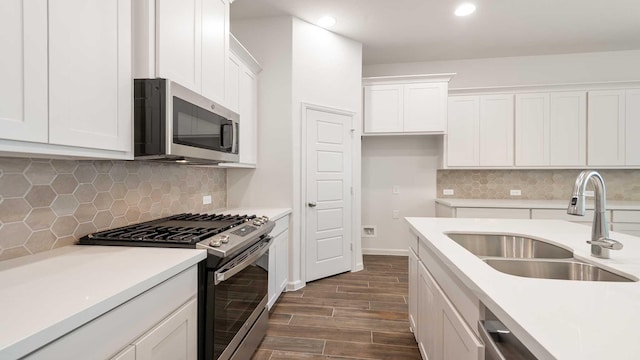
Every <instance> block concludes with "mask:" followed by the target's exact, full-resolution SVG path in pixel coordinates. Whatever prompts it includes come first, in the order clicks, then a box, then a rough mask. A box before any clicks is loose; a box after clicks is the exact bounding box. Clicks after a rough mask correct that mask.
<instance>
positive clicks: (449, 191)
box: [442, 189, 453, 195]
mask: <svg viewBox="0 0 640 360" xmlns="http://www.w3.org/2000/svg"><path fill="white" fill-rule="evenodd" d="M442 195H453V189H444V190H442Z"/></svg>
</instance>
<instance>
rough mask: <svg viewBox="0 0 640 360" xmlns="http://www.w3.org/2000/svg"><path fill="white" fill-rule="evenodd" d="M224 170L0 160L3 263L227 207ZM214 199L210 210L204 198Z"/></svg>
mask: <svg viewBox="0 0 640 360" xmlns="http://www.w3.org/2000/svg"><path fill="white" fill-rule="evenodd" d="M226 189H227V184H226V170H224V169H216V168H202V167H201V168H198V167H189V166H180V165H167V164H158V163H152V162H141V161H109V160H96V161H89V160H77V161H76V160H43V159H21V158H2V157H0V260H5V259H10V258H15V257H20V256H24V255H29V254H34V253H38V252H42V251H45V250H49V249H52V248H56V247H60V246H65V245H69V244H73V243H75V242H76V241H77V239H79V238H80V237H82V236H84V235H86V234H89V233H92V232H95V231H98V230H103V229H108V228H114V227H118V226H124V225H128V224H132V223H137V222H142V221H147V220H152V219H156V218H159V217H164V216H169V215H173V214H178V213H181V212H207V211H211V210H213V209H217V208H221V207H225V206H226V201H227V190H226ZM204 195H211V198H212V203H211V204H210V205H203V204H202V196H204Z"/></svg>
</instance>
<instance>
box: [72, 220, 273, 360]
mask: <svg viewBox="0 0 640 360" xmlns="http://www.w3.org/2000/svg"><path fill="white" fill-rule="evenodd" d="M274 226H275V224H274V223H273V222H272V221H269V219H267V218H266V217H257V216H246V215H216V214H212V215H207V214H179V215H174V216H170V217H166V218H162V219H157V220H152V221H147V222H144V223H140V224H134V225H129V226H124V227H120V228H115V229H111V230H106V231H101V232H97V233H94V234H90V235H87V236H85V237H83V238H81V239H80V242H79V243H80V244H81V245H82V244H85V245H116V246H153V247H175V248H198V249H206V250H207V254H208V255H207V259H206V261H204V262H202V263H201V264H200V265H199V274H198V282H199V284H198V358H199V359H204V360H227V359H248V358H250V357H251V354H253V352H254V351H255V349H256V348H257V347H258V345H259V344H260V341H262V338H264V335H265V333H266V329H267V321H268V311H267V309H266V305H267V289H268V282H269V275H268V274H269V270H268V269H269V254H268V251H269V245H270V244H271V237H270V236H269V233H270V232H271V230H273V227H274Z"/></svg>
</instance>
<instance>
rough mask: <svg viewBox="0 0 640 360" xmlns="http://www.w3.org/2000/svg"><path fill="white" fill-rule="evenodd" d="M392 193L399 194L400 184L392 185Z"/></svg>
mask: <svg viewBox="0 0 640 360" xmlns="http://www.w3.org/2000/svg"><path fill="white" fill-rule="evenodd" d="M392 192H393V194H394V195H398V194H400V186H398V185H393V190H392Z"/></svg>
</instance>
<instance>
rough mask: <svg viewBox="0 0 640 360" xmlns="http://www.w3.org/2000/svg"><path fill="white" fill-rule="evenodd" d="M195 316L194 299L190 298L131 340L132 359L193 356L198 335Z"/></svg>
mask: <svg viewBox="0 0 640 360" xmlns="http://www.w3.org/2000/svg"><path fill="white" fill-rule="evenodd" d="M197 316H198V306H197V301H196V299H193V300H191V301H189V302H188V303H186V304H185V305H184V306H182V307H181V308H180V309H179V310H178V311H176V312H175V313H173V314H172V315H170V316H169V317H167V318H166V319H165V320H164V321H162V322H161V323H160V324H158V325H157V326H156V327H154V328H153V329H151V330H150V331H149V332H148V333H147V334H145V335H144V336H143V337H142V338H140V340H138V341H136V342H135V344H134V345H135V349H136V351H135V354H136V357H135V359H136V360H189V359H195V358H196V356H197V339H198V327H197Z"/></svg>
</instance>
